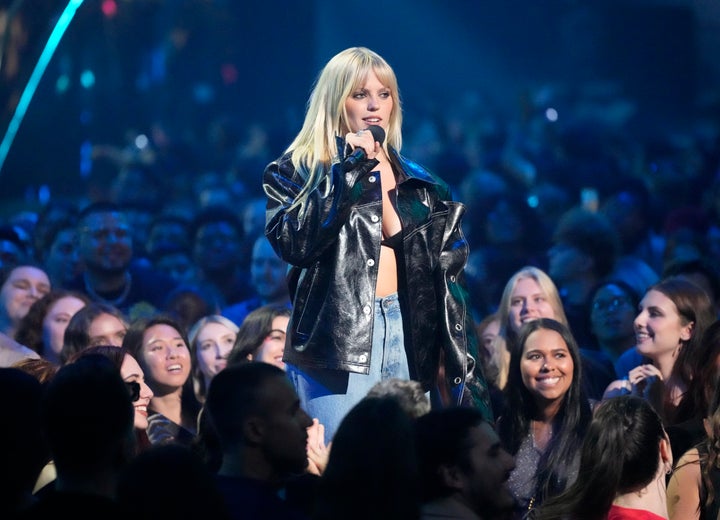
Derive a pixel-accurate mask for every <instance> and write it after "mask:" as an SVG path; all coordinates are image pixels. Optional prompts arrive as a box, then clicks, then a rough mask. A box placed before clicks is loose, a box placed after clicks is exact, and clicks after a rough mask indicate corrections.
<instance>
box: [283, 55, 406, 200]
mask: <svg viewBox="0 0 720 520" xmlns="http://www.w3.org/2000/svg"><path fill="white" fill-rule="evenodd" d="M371 71H372V72H374V73H375V75H376V76H377V78H378V79H379V80H380V82H381V83H382V84H383V85H384V86H385V87H387V88H388V89H389V90H390V94H391V96H392V98H393V108H392V111H391V112H390V120H389V121H388V127H387V129H386V132H385V133H386V139H385V142H384V143H383V148H384V149H385V151H386V152H387V149H388V146H391V147H392V148H394V149H395V150H397V151H398V152H399V151H400V148H401V147H402V133H401V127H402V108H401V102H400V92H399V90H398V84H397V78H396V77H395V72H394V71H393V69H392V68H391V67H390V65H389V64H388V63H387V62H386V61H385V60H384V59H383V58H382V57H381V56H380V55H379V54H377V53H375V52H373V51H371V50H370V49H367V48H365V47H351V48H349V49H345V50H344V51H342V52H340V53H338V54H336V55H335V56H333V58H331V59H330V61H329V62H328V63H327V64H326V65H325V67H324V68H323V69H322V71H321V72H320V74H319V76H318V77H317V79H316V80H315V85H314V87H313V90H312V92H311V94H310V98H309V99H308V103H307V110H306V112H305V121H304V123H303V126H302V128H301V129H300V132H299V133H298V135H297V136H296V137H295V139H294V140H293V141H292V143H290V145H289V146H288V147H287V149H286V150H285V152H286V153H288V152H290V153H291V160H292V163H293V166H294V167H295V170H297V171H298V172H305V173H306V175H307V178H306V180H305V185H304V186H303V188H302V189H301V190H300V193H299V194H298V196H297V198H296V199H295V201H294V202H293V204H292V205H291V206H290V208H289V209H293V208H295V207H297V206H300V210H301V211H300V212H301V213H302V210H303V206H304V204H305V200H306V199H307V197H308V194H309V193H310V192H311V191H312V190H314V189H315V188H316V187H318V186H319V185H320V184H321V183H322V181H323V180H325V181H326V182H325V189H326V190H329V189H330V187H331V185H332V183H331V182H330V180H331V179H330V175H331V172H330V171H329V168H327V166H328V165H330V164H332V163H333V162H335V161H337V160H339V151H338V150H337V143H336V140H335V138H336V137H337V136H342V137H344V136H345V134H347V133H348V132H350V127H349V126H348V122H347V121H348V115H347V111H346V110H345V100H346V99H347V98H348V97H349V96H350V95H351V94H352V93H353V92H354V91H355V90H356V89H357V88H358V87H360V86H361V85H362V84H363V83H364V82H365V80H366V79H367V77H368V74H369V73H370V72H371Z"/></svg>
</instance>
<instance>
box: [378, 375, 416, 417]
mask: <svg viewBox="0 0 720 520" xmlns="http://www.w3.org/2000/svg"><path fill="white" fill-rule="evenodd" d="M386 396H387V397H394V398H395V399H397V401H398V403H400V406H402V408H403V410H405V411H406V412H407V413H408V415H410V417H412V418H414V419H417V418H418V417H421V416H423V415H425V414H426V413H428V412H429V411H430V399H429V398H428V396H427V394H426V393H425V392H423V388H422V385H421V384H420V382H419V381H413V380H412V379H400V378H398V377H392V378H390V379H384V380H382V381H378V382H377V383H375V384H374V385H373V386H372V387H371V388H370V390H368V393H367V395H366V396H365V397H386Z"/></svg>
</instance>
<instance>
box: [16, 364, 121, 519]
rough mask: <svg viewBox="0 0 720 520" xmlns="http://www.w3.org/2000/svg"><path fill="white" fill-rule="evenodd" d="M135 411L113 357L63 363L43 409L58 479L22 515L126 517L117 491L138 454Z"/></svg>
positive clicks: (50, 384) (42, 412)
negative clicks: (118, 485)
mask: <svg viewBox="0 0 720 520" xmlns="http://www.w3.org/2000/svg"><path fill="white" fill-rule="evenodd" d="M134 416H135V412H134V408H133V405H132V401H131V395H130V391H129V390H128V387H127V385H126V384H125V382H124V381H123V380H122V378H121V377H120V372H118V370H117V368H116V367H115V365H113V364H112V363H111V362H110V360H109V359H108V358H106V357H104V356H99V355H97V356H95V355H92V356H86V357H84V358H82V359H80V360H78V361H77V362H75V363H70V364H68V365H65V366H63V367H62V368H61V369H60V370H59V371H58V372H57V374H55V376H54V377H53V379H52V380H51V381H50V382H49V383H48V386H47V388H46V390H45V395H44V397H43V400H42V403H41V409H40V418H41V423H42V426H43V431H44V432H45V435H46V438H47V441H48V446H49V448H50V453H51V455H52V460H53V462H54V463H55V469H56V471H57V478H56V480H55V482H54V485H52V487H51V488H49V489H48V488H43V489H42V490H40V492H39V497H40V498H39V501H38V502H37V503H35V504H34V505H32V506H31V507H30V508H28V509H27V510H26V512H25V513H24V515H23V516H22V517H21V518H23V519H24V518H33V519H34V518H43V519H45V518H48V517H50V516H57V517H65V516H68V517H69V518H78V519H79V518H91V516H90V515H93V517H94V518H110V519H116V518H117V519H123V518H125V515H124V514H123V512H122V511H121V510H120V507H119V506H118V503H117V502H116V501H115V490H116V486H117V482H118V478H119V476H120V474H121V472H122V470H123V469H124V468H125V466H126V464H127V463H128V462H129V461H130V459H131V458H132V456H133V454H134V453H135V436H134V427H133V424H134ZM125 520H127V519H126V518H125Z"/></svg>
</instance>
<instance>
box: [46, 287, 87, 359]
mask: <svg viewBox="0 0 720 520" xmlns="http://www.w3.org/2000/svg"><path fill="white" fill-rule="evenodd" d="M83 307H85V302H84V301H82V300H81V299H80V298H76V297H75V296H64V297H62V298H58V299H57V300H56V301H55V302H54V303H53V304H52V305H50V307H49V308H48V310H47V313H46V314H45V318H43V322H42V339H43V345H44V346H45V357H51V358H52V359H51V361H54V360H58V359H59V355H60V351H61V350H62V346H63V336H64V334H65V329H66V328H67V326H68V323H69V322H70V318H72V317H73V316H74V315H75V313H76V312H77V311H79V310H80V309H82V308H83Z"/></svg>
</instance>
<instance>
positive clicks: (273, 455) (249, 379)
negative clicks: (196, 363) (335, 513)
mask: <svg viewBox="0 0 720 520" xmlns="http://www.w3.org/2000/svg"><path fill="white" fill-rule="evenodd" d="M205 406H206V412H207V413H208V419H209V422H210V423H211V424H212V427H213V428H214V429H215V434H216V435H217V439H218V441H219V444H220V450H221V452H222V462H221V465H220V469H219V470H218V475H217V478H218V483H219V486H220V490H221V492H222V493H223V495H224V496H225V501H226V503H227V505H228V509H229V510H230V514H231V516H232V518H233V519H236V520H237V519H251V518H273V519H285V518H287V519H298V520H299V519H303V518H307V516H306V515H307V514H308V513H309V509H310V504H311V503H312V500H313V489H314V487H313V482H314V481H315V479H317V478H319V477H316V476H314V475H310V474H309V473H307V472H306V471H305V469H306V467H307V464H308V461H307V452H306V443H307V438H308V436H307V428H308V427H309V426H310V425H311V424H312V420H311V418H310V416H308V414H307V413H305V411H304V410H303V409H302V408H301V407H300V400H299V398H298V396H297V393H296V392H295V389H294V388H293V386H292V384H291V383H290V381H289V379H288V378H287V375H286V374H285V372H284V371H283V370H281V369H280V368H278V367H276V366H274V365H270V364H268V363H263V362H257V363H246V364H242V365H233V366H229V367H227V368H226V369H225V370H223V371H222V372H220V373H219V374H217V375H216V376H215V377H214V378H213V380H212V382H211V383H210V388H209V390H208V396H207V400H206V402H205Z"/></svg>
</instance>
